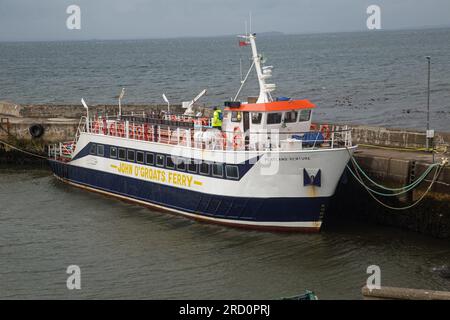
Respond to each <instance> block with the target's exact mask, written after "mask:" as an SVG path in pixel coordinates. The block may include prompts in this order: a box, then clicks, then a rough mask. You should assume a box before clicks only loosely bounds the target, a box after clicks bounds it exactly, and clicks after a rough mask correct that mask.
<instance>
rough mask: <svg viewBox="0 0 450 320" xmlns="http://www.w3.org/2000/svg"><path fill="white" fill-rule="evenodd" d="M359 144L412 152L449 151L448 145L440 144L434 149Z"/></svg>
mask: <svg viewBox="0 0 450 320" xmlns="http://www.w3.org/2000/svg"><path fill="white" fill-rule="evenodd" d="M358 145H359V146H362V147H368V148H376V149H386V150H398V151H410V152H414V151H428V152H430V151H434V152H435V153H446V152H447V146H439V147H436V148H435V149H434V150H432V149H431V148H428V149H427V148H400V147H385V146H376V145H373V144H362V143H358Z"/></svg>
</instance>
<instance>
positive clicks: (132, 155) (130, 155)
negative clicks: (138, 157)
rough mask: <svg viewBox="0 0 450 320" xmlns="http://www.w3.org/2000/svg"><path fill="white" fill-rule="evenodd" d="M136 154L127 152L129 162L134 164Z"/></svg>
mask: <svg viewBox="0 0 450 320" xmlns="http://www.w3.org/2000/svg"><path fill="white" fill-rule="evenodd" d="M134 157H135V153H134V150H128V152H127V160H128V161H133V162H134Z"/></svg>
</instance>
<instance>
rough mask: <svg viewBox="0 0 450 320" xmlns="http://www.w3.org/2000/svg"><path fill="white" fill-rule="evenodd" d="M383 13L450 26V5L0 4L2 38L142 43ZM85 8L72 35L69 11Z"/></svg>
mask: <svg viewBox="0 0 450 320" xmlns="http://www.w3.org/2000/svg"><path fill="white" fill-rule="evenodd" d="M373 4H375V5H378V6H379V7H380V9H381V29H384V30H392V29H403V28H421V27H433V26H450V0H0V41H46V40H91V39H142V38H172V37H204V36H218V35H232V34H239V33H242V32H243V31H244V24H245V20H249V18H248V16H249V12H251V14H252V27H253V28H252V29H253V30H252V31H254V32H269V31H279V32H284V33H317V32H347V31H364V30H367V26H366V20H367V18H368V16H369V15H368V14H367V13H366V9H367V7H368V6H369V5H373ZM70 5H78V6H79V7H80V9H81V29H80V30H69V29H68V28H67V26H66V20H67V19H68V17H69V14H68V13H66V10H67V7H68V6H70Z"/></svg>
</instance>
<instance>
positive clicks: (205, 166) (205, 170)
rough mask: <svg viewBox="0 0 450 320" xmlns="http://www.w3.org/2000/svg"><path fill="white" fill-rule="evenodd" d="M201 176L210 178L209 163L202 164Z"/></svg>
mask: <svg viewBox="0 0 450 320" xmlns="http://www.w3.org/2000/svg"><path fill="white" fill-rule="evenodd" d="M200 174H202V175H205V176H209V163H207V162H202V163H201V164H200Z"/></svg>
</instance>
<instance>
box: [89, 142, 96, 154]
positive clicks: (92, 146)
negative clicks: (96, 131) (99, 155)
mask: <svg viewBox="0 0 450 320" xmlns="http://www.w3.org/2000/svg"><path fill="white" fill-rule="evenodd" d="M96 150H97V145H96V144H91V148H90V149H89V153H90V154H93V155H95V154H96Z"/></svg>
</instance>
